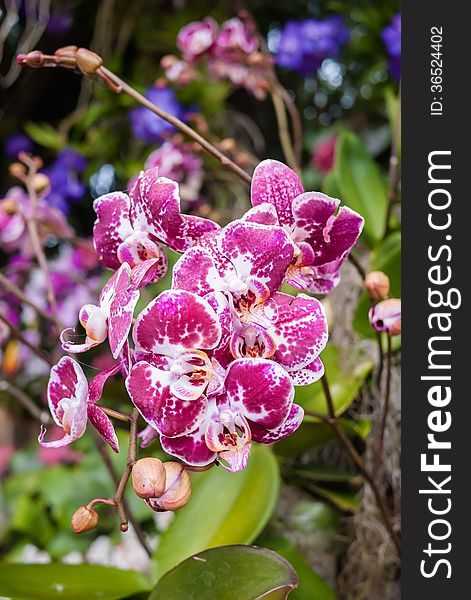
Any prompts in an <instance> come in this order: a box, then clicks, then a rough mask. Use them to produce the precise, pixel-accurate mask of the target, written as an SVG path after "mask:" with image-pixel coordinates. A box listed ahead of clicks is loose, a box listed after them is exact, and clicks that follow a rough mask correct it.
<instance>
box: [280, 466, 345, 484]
mask: <svg viewBox="0 0 471 600" xmlns="http://www.w3.org/2000/svg"><path fill="white" fill-rule="evenodd" d="M290 473H293V474H294V475H297V476H298V477H302V478H304V479H308V480H311V481H316V482H318V481H322V482H324V483H325V482H327V483H328V482H330V483H352V482H353V483H354V482H355V479H356V476H355V475H352V474H351V473H348V472H347V471H343V470H342V469H338V468H335V467H326V466H325V465H306V466H300V467H296V468H293V469H290Z"/></svg>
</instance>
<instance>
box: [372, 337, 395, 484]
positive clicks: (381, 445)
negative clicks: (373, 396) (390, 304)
mask: <svg viewBox="0 0 471 600" xmlns="http://www.w3.org/2000/svg"><path fill="white" fill-rule="evenodd" d="M387 339H388V349H387V362H386V394H385V397H384V405H383V413H382V417H381V426H380V433H379V440H378V449H377V451H376V458H375V463H374V466H373V477H375V476H376V473H377V472H378V469H379V466H380V464H381V459H382V456H383V449H384V433H385V431H386V422H387V418H388V413H389V404H390V399H391V371H392V368H391V367H392V343H391V340H392V338H391V336H390V335H388V336H387Z"/></svg>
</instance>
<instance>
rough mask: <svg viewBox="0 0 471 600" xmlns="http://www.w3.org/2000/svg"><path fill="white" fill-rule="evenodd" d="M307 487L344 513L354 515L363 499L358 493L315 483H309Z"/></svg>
mask: <svg viewBox="0 0 471 600" xmlns="http://www.w3.org/2000/svg"><path fill="white" fill-rule="evenodd" d="M305 487H306V488H308V489H309V490H311V491H312V492H314V493H315V494H317V495H318V496H319V497H320V498H324V500H328V501H329V502H331V503H332V504H333V505H334V506H335V507H337V508H339V509H340V510H342V511H344V512H351V513H353V512H356V511H357V510H358V508H359V507H360V504H361V499H360V497H359V496H358V494H356V493H352V492H344V491H337V490H333V489H331V488H326V487H324V486H320V485H315V484H314V483H309V484H307V485H306V486H305Z"/></svg>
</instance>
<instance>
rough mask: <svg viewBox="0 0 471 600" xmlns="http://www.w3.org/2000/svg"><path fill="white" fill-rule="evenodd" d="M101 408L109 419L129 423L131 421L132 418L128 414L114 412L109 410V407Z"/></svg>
mask: <svg viewBox="0 0 471 600" xmlns="http://www.w3.org/2000/svg"><path fill="white" fill-rule="evenodd" d="M100 408H101V410H102V411H103V412H104V413H105V414H107V415H108V416H109V417H113V418H114V419H118V420H119V421H126V422H129V421H130V420H131V416H130V415H127V414H126V413H122V412H119V411H118V410H113V409H112V408H108V407H107V406H100Z"/></svg>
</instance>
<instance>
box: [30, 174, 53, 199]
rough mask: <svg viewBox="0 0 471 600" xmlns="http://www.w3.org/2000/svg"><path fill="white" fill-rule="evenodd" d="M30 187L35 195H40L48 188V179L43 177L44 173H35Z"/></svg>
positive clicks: (45, 176)
mask: <svg viewBox="0 0 471 600" xmlns="http://www.w3.org/2000/svg"><path fill="white" fill-rule="evenodd" d="M32 185H33V189H34V191H35V192H36V194H38V195H41V194H42V193H43V192H45V191H46V190H47V189H48V188H49V185H50V182H49V177H48V176H47V175H44V173H36V175H35V176H34V177H33V181H32Z"/></svg>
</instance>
